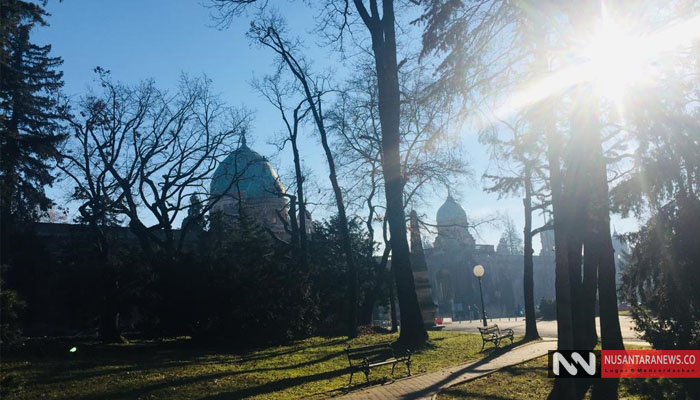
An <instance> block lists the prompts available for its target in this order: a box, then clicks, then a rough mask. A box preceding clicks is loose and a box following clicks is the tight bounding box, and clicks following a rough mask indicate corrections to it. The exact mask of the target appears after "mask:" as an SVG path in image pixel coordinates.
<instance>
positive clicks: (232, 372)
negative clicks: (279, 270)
mask: <svg viewBox="0 0 700 400" xmlns="http://www.w3.org/2000/svg"><path fill="white" fill-rule="evenodd" d="M396 338H397V335H396V334H375V335H368V336H361V337H359V338H356V339H353V340H351V341H349V342H348V341H347V340H346V339H345V338H320V337H315V338H311V339H307V340H302V341H299V342H296V343H294V344H292V345H288V346H279V347H273V348H266V349H262V350H257V351H252V352H249V353H246V354H233V353H231V352H227V351H225V350H220V349H219V350H215V349H204V348H201V347H196V346H194V345H193V344H192V343H190V342H189V341H176V342H166V343H154V342H141V343H131V344H126V345H113V346H98V345H94V346H80V345H78V346H77V351H75V352H74V353H70V352H69V351H68V349H69V348H70V347H66V351H65V352H64V353H61V354H53V355H49V356H43V357H37V356H34V357H31V358H18V357H14V358H10V359H7V360H3V362H2V366H1V368H0V379H1V380H2V383H1V385H2V390H3V393H2V398H3V399H39V398H51V399H137V398H141V399H190V398H205V399H218V398H222V399H223V398H243V397H246V398H248V397H249V398H254V399H267V398H275V399H299V398H322V397H327V396H331V395H338V394H341V393H342V392H344V391H347V390H348V389H349V388H348V378H349V374H348V373H347V372H346V370H345V368H346V367H347V359H346V358H345V354H344V350H345V348H346V347H347V345H348V344H351V345H352V346H361V345H367V344H373V343H379V342H389V341H394V340H396ZM480 349H481V338H480V336H479V335H471V334H469V335H468V334H461V333H454V332H430V343H429V344H428V345H427V346H426V347H425V348H424V349H422V350H419V351H417V352H416V353H415V354H414V356H413V360H414V361H413V366H412V368H411V369H412V372H413V374H419V373H423V372H430V371H435V370H437V369H440V368H443V367H447V366H450V365H455V364H459V363H463V362H466V361H469V360H472V359H475V358H480V357H482V356H485V355H487V354H489V352H490V350H486V351H484V353H479V350H480ZM390 372H391V367H390V366H387V367H382V368H379V369H377V370H372V373H371V375H370V379H371V382H370V383H371V384H376V383H381V382H383V381H386V380H388V379H391V375H390ZM405 375H406V370H405V368H404V366H403V365H398V366H397V367H396V371H395V376H394V378H396V379H398V378H401V377H404V376H405ZM364 386H366V384H365V379H364V376H363V375H362V374H356V375H355V377H354V378H353V387H352V388H350V389H357V388H360V387H364Z"/></svg>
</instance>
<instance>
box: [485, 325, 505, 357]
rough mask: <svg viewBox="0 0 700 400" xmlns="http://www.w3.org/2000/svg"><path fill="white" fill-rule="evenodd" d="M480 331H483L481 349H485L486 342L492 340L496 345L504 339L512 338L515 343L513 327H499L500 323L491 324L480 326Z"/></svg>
mask: <svg viewBox="0 0 700 400" xmlns="http://www.w3.org/2000/svg"><path fill="white" fill-rule="evenodd" d="M479 333H481V341H482V342H481V351H483V350H484V346H486V343H488V342H491V343H493V344H494V345H496V348H498V345H499V344H500V343H501V340H503V339H510V343H511V344H512V343H513V330H512V329H504V330H502V331H501V330H500V329H498V325H491V326H487V327H484V328H479Z"/></svg>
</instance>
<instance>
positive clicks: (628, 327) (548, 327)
mask: <svg viewBox="0 0 700 400" xmlns="http://www.w3.org/2000/svg"><path fill="white" fill-rule="evenodd" d="M491 324H498V327H499V328H502V329H504V328H510V329H512V330H513V331H515V334H516V335H524V334H525V320H524V319H523V318H518V319H517V320H516V319H514V318H511V319H510V320H509V319H508V318H496V319H489V325H491ZM480 326H481V320H479V321H471V322H470V321H460V322H455V323H453V324H450V325H447V326H446V327H445V330H447V331H459V332H467V333H477V334H478V333H479V332H478V331H477V329H476V328H477V327H480ZM596 328H597V330H598V336H599V337H600V318H596ZM537 330H538V331H539V334H540V336H541V337H543V338H556V337H557V321H544V320H539V321H537ZM620 330H621V331H622V339H624V341H625V343H631V344H644V343H646V342H643V341H642V340H641V339H640V338H639V334H638V333H637V332H635V330H634V321H633V320H632V318H631V317H628V316H621V317H620Z"/></svg>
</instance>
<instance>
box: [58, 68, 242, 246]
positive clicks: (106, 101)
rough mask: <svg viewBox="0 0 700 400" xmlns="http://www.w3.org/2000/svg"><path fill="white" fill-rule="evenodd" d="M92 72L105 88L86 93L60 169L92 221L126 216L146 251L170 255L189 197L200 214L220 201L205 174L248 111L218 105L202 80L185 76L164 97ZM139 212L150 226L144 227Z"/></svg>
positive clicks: (178, 242) (148, 87) (179, 242)
mask: <svg viewBox="0 0 700 400" xmlns="http://www.w3.org/2000/svg"><path fill="white" fill-rule="evenodd" d="M97 72H98V73H99V82H100V84H101V86H102V87H103V89H104V90H103V93H101V94H93V95H90V96H87V97H85V98H84V99H83V101H82V104H81V111H80V113H79V114H78V115H76V116H74V117H73V119H72V121H71V125H72V127H73V129H74V131H75V140H74V142H73V143H72V145H71V146H69V147H68V148H66V149H65V152H64V153H65V163H64V164H63V165H62V169H63V170H64V171H66V173H68V174H69V176H70V177H71V178H72V180H73V181H74V183H75V184H76V198H77V199H84V200H85V203H84V204H83V206H82V207H81V213H85V215H86V218H87V219H88V221H89V220H92V221H93V223H92V224H91V225H94V226H96V227H97V226H98V225H100V224H99V223H100V222H101V220H103V219H104V218H105V216H106V215H109V214H115V215H121V216H124V217H126V218H127V219H128V223H129V227H130V228H131V230H132V232H133V233H134V235H135V236H136V237H137V238H138V240H139V243H140V244H141V246H142V248H143V249H144V250H145V251H146V252H147V253H149V252H150V251H151V250H152V248H153V246H154V245H155V246H157V247H158V248H160V249H162V250H164V251H166V253H167V254H170V255H171V256H172V255H173V254H175V253H176V252H179V251H181V249H182V246H183V244H184V241H185V238H186V233H187V230H188V228H189V227H188V226H187V224H185V226H183V227H182V230H181V232H180V234H179V235H178V236H177V237H176V235H175V233H174V231H175V228H174V226H173V224H174V222H175V221H176V219H177V218H178V216H179V215H180V213H181V212H182V211H183V210H185V209H188V208H189V206H190V205H189V204H188V202H186V200H187V199H189V198H190V197H191V196H195V195H198V197H199V198H203V199H204V200H202V205H203V207H202V208H201V212H202V213H206V212H208V211H209V209H210V208H211V207H212V206H213V205H214V204H215V203H216V202H217V201H218V198H217V197H216V196H214V195H210V194H209V192H208V187H207V185H206V182H207V179H208V178H209V176H210V175H211V173H212V172H213V170H214V169H215V168H216V167H217V166H218V163H219V161H220V160H221V159H222V158H223V156H225V155H227V154H229V153H230V152H231V150H232V149H233V148H234V146H235V144H236V143H237V137H239V134H240V132H241V131H242V130H243V129H244V127H245V126H246V124H247V123H248V116H247V114H246V112H245V111H240V110H234V109H228V108H226V107H224V105H223V104H222V103H221V101H220V100H219V99H218V98H217V97H216V96H214V95H213V94H212V93H211V89H210V82H209V81H208V80H207V79H206V78H201V79H190V78H187V77H183V79H182V81H181V85H180V87H179V90H178V91H177V93H175V94H169V93H168V92H164V91H160V90H158V89H157V88H155V86H154V85H153V83H152V82H150V81H146V82H144V83H142V84H140V85H138V86H136V87H128V86H124V85H121V84H119V83H115V82H113V81H112V80H111V79H110V78H109V75H108V72H106V71H103V70H101V69H98V71H97ZM240 173H241V174H242V173H243V171H240ZM144 212H145V213H146V214H147V215H150V217H151V218H153V219H154V220H155V221H156V222H155V224H152V225H147V223H146V222H145V220H146V218H145V215H144Z"/></svg>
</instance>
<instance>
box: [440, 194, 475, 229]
mask: <svg viewBox="0 0 700 400" xmlns="http://www.w3.org/2000/svg"><path fill="white" fill-rule="evenodd" d="M435 220H436V221H437V223H438V225H448V224H459V225H463V226H466V225H467V213H466V212H464V209H463V208H462V206H460V205H459V203H457V202H456V201H455V199H453V198H452V196H451V195H449V194H448V195H447V200H445V202H444V203H443V204H442V205H441V206H440V208H439V209H438V212H437V216H436V218H435Z"/></svg>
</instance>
